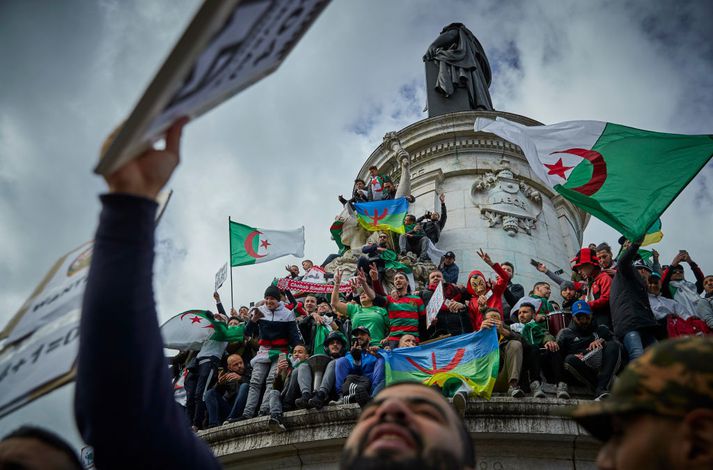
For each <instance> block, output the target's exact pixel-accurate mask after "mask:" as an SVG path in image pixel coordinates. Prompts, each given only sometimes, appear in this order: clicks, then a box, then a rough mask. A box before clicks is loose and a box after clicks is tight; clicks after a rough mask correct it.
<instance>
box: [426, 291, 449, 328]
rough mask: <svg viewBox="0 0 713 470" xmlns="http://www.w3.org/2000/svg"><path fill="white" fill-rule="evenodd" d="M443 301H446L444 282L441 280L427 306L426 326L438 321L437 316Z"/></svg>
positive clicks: (428, 326)
mask: <svg viewBox="0 0 713 470" xmlns="http://www.w3.org/2000/svg"><path fill="white" fill-rule="evenodd" d="M443 302H445V299H444V298H443V283H442V282H439V283H438V287H436V290H434V291H433V295H432V296H431V300H429V301H428V305H427V306H426V328H430V327H431V323H433V322H434V321H436V316H438V311H439V310H441V307H442V306H443Z"/></svg>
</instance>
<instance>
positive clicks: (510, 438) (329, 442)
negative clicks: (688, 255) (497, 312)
mask: <svg viewBox="0 0 713 470" xmlns="http://www.w3.org/2000/svg"><path fill="white" fill-rule="evenodd" d="M577 403H579V400H577V399H571V400H560V399H555V398H547V399H535V398H522V399H517V400H516V399H511V398H506V397H493V398H492V399H491V400H477V399H476V400H471V401H469V402H468V407H467V410H466V416H465V422H466V426H467V427H468V430H469V431H470V433H471V435H472V436H473V438H474V439H475V442H476V446H477V449H478V451H477V452H478V459H479V462H486V461H488V462H491V464H489V465H496V463H499V465H503V466H504V467H503V468H528V469H529V470H536V469H538V468H556V469H559V468H562V469H564V468H567V469H569V468H593V461H594V456H595V453H596V451H597V448H598V444H597V443H596V441H595V440H594V439H592V438H591V437H589V436H588V435H587V434H586V432H585V431H584V430H583V429H582V428H580V427H579V426H578V425H577V424H576V423H575V422H573V421H572V420H570V419H568V418H566V417H562V416H557V415H554V414H553V411H554V410H555V409H556V408H558V407H561V406H571V405H576V404H577ZM359 413H360V409H359V406H358V405H338V406H329V407H325V408H323V409H322V410H321V411H316V410H297V411H290V412H287V413H285V416H284V418H285V419H284V422H285V426H286V427H287V432H284V433H273V432H271V431H270V430H269V429H268V427H267V421H268V418H267V417H260V418H253V419H250V420H247V421H242V422H238V423H233V424H229V425H225V426H220V427H217V428H212V429H209V430H206V431H202V432H200V433H199V436H200V437H201V438H202V439H203V440H204V441H205V442H206V443H207V444H208V445H209V446H210V447H211V448H212V449H213V452H214V453H215V455H216V456H217V457H218V458H219V459H220V460H221V462H222V463H223V465H224V466H225V467H226V468H232V467H234V466H236V465H238V464H239V465H240V467H241V468H245V466H249V465H252V464H254V465H263V466H264V465H267V466H268V467H269V468H335V466H336V465H337V462H338V458H339V452H340V450H341V447H342V445H343V443H344V441H345V440H346V438H347V436H348V435H349V433H350V432H351V430H352V427H353V426H354V424H355V423H356V420H357V419H358V417H359ZM496 467H497V465H496V466H495V467H492V468H496ZM484 468H491V467H490V466H488V467H484Z"/></svg>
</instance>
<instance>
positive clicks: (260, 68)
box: [95, 0, 329, 174]
mask: <svg viewBox="0 0 713 470" xmlns="http://www.w3.org/2000/svg"><path fill="white" fill-rule="evenodd" d="M328 3H329V0H301V1H299V2H297V1H294V0H252V1H240V0H206V1H205V2H204V3H203V5H202V6H201V8H200V10H199V11H198V12H197V13H196V15H195V16H194V17H193V20H192V21H191V24H190V25H188V28H186V30H185V31H184V33H183V36H181V38H180V39H179V40H178V43H176V46H175V47H174V48H173V50H172V51H171V53H170V55H169V56H168V58H167V59H166V62H164V64H163V66H162V67H161V69H160V70H159V71H158V73H157V74H156V76H155V77H154V79H153V81H152V82H151V84H150V85H149V86H148V88H147V89H146V91H145V92H144V95H143V96H142V97H141V99H140V100H139V102H138V104H137V105H136V107H135V108H134V110H133V111H132V113H131V115H130V116H129V118H128V119H127V120H126V122H125V123H124V125H123V126H122V127H121V129H120V130H119V133H118V134H117V136H116V138H115V139H114V141H113V142H112V143H111V145H110V146H109V147H108V148H107V150H106V152H105V153H104V155H103V156H102V159H101V161H100V162H99V165H98V166H97V167H96V169H95V171H96V172H97V173H101V174H107V173H110V172H111V171H112V170H114V169H116V168H118V167H119V166H121V165H122V164H123V163H124V162H126V161H128V160H130V159H131V158H133V157H135V156H136V155H138V154H140V153H141V152H142V151H143V150H145V149H146V148H147V147H148V146H149V145H151V144H152V143H153V142H155V141H156V140H158V139H159V138H160V137H161V136H162V135H163V133H164V132H165V130H166V129H167V128H168V127H169V126H170V125H171V123H173V122H174V121H175V120H176V119H178V118H180V117H183V116H188V117H190V118H196V117H198V116H200V115H201V114H203V113H205V112H206V111H208V110H210V109H212V108H214V107H215V106H217V105H219V104H220V103H222V102H223V101H225V100H226V99H228V98H230V97H231V96H233V95H235V94H236V93H238V92H240V91H242V90H244V89H245V88H247V87H249V86H250V85H252V84H253V83H255V82H257V81H259V80H261V79H262V78H264V77H266V76H267V75H269V74H270V73H272V72H274V71H275V70H276V69H277V67H278V66H279V65H280V64H281V63H282V61H283V60H285V58H286V57H287V55H288V54H289V53H290V51H291V50H292V48H293V47H294V46H295V45H296V44H297V42H299V40H300V38H301V37H302V35H303V34H304V33H305V32H306V31H307V30H308V29H309V27H310V26H311V25H312V23H313V22H314V21H315V20H316V19H317V17H318V16H319V14H320V13H321V12H322V10H324V8H325V7H326V6H327V4H328Z"/></svg>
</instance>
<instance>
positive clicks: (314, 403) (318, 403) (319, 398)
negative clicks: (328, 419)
mask: <svg viewBox="0 0 713 470" xmlns="http://www.w3.org/2000/svg"><path fill="white" fill-rule="evenodd" d="M325 401H327V396H326V395H325V394H324V392H322V391H321V390H320V391H319V392H317V393H315V394H314V396H313V397H312V398H310V399H309V406H310V408H314V409H316V410H321V409H322V407H323V406H324V402H325ZM330 405H331V403H330Z"/></svg>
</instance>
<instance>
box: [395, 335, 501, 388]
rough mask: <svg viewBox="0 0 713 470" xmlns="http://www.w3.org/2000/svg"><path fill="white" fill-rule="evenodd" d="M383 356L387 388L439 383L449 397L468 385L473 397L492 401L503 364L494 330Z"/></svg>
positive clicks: (455, 337) (403, 349) (447, 339)
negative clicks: (418, 383)
mask: <svg viewBox="0 0 713 470" xmlns="http://www.w3.org/2000/svg"><path fill="white" fill-rule="evenodd" d="M382 356H384V360H385V361H384V364H385V369H386V384H387V385H389V384H392V383H397V382H414V381H417V382H422V383H424V384H425V385H429V386H430V385H434V384H436V385H438V386H439V387H441V388H442V389H443V391H444V393H445V394H446V395H448V396H451V395H453V394H454V393H455V392H456V391H457V390H458V389H460V388H461V386H462V385H465V386H466V387H467V388H468V389H470V394H471V395H476V396H480V397H483V398H490V395H491V393H492V392H493V386H495V380H496V379H497V376H498V366H499V364H500V352H499V350H498V335H497V332H496V331H495V329H493V328H489V329H482V330H480V331H477V332H475V333H469V334H465V335H458V336H453V337H450V338H445V339H442V340H439V341H434V342H433V343H428V344H425V345H423V346H417V347H413V348H398V349H395V350H393V351H384V352H382Z"/></svg>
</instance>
